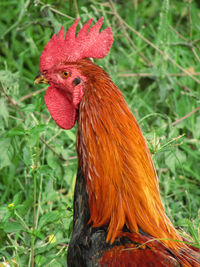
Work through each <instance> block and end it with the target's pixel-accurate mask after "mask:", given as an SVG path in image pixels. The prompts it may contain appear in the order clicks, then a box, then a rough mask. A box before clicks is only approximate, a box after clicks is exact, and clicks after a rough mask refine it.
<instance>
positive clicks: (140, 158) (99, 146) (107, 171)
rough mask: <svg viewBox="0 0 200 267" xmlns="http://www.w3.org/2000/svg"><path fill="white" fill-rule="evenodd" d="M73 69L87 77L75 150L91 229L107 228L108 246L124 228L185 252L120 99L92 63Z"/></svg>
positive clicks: (146, 152)
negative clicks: (88, 208) (85, 191)
mask: <svg viewBox="0 0 200 267" xmlns="http://www.w3.org/2000/svg"><path fill="white" fill-rule="evenodd" d="M76 64H77V68H79V69H80V70H81V72H82V73H83V75H84V76H85V77H87V83H86V84H87V85H86V86H87V90H85V94H84V96H83V98H82V101H81V104H80V109H79V121H78V140H77V150H78V154H79V164H80V166H81V167H82V170H83V173H84V176H85V178H86V183H87V193H88V202H89V207H90V214H91V218H90V222H91V223H92V224H93V227H99V226H103V225H108V233H107V240H106V241H107V242H108V241H110V243H111V244H112V243H113V242H114V240H115V239H116V237H117V236H118V235H119V233H120V232H121V230H122V228H123V226H124V225H126V226H127V228H128V229H129V230H130V231H131V232H136V233H138V229H139V228H140V229H142V230H143V231H144V232H146V233H147V234H149V235H151V236H153V237H155V238H157V239H158V240H160V241H161V242H162V243H164V244H166V245H167V247H169V248H173V249H179V248H181V247H182V248H183V247H184V246H185V245H184V244H183V243H182V242H181V241H182V238H181V237H180V235H179V234H178V232H177V231H176V229H175V228H174V227H173V225H172V223H171V222H170V220H169V219H168V217H167V216H166V214H165V211H164V207H163V205H162V202H161V198H160V193H159V185H158V179H157V175H156V172H155V169H154V165H153V162H152V159H151V156H150V152H149V149H148V147H147V144H146V142H145V139H144V137H143V135H142V132H141V130H140V128H139V126H138V124H137V122H136V120H135V118H134V116H133V115H132V113H131V112H130V110H129V108H128V105H127V104H126V102H125V100H124V99H123V96H122V93H121V92H120V91H119V89H118V88H117V87H116V86H115V85H114V83H113V82H112V80H111V79H110V77H109V76H108V75H107V73H106V72H104V70H102V69H101V68H100V67H98V66H96V65H95V64H93V63H92V62H91V61H90V60H87V59H84V60H81V61H79V62H77V63H75V65H76ZM176 241H178V242H176Z"/></svg>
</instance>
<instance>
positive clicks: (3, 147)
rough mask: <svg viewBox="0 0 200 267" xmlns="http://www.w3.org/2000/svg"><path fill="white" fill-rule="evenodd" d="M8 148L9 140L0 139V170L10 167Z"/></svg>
mask: <svg viewBox="0 0 200 267" xmlns="http://www.w3.org/2000/svg"><path fill="white" fill-rule="evenodd" d="M9 146H10V139H9V138H2V139H1V140H0V169H2V168H3V167H6V166H9V165H10V159H9V156H8V150H9Z"/></svg>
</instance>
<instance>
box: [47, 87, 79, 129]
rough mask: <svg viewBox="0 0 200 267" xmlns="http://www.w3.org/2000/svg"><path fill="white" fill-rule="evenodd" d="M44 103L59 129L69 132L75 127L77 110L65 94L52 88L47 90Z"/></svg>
mask: <svg viewBox="0 0 200 267" xmlns="http://www.w3.org/2000/svg"><path fill="white" fill-rule="evenodd" d="M44 101H45V104H46V106H47V108H48V110H49V113H50V114H51V116H52V118H53V119H54V120H55V122H56V124H57V125H58V126H59V127H61V128H63V129H66V130H68V129H71V128H72V127H73V126H74V124H75V121H76V109H75V107H74V106H73V104H72V103H71V102H70V100H69V99H68V98H67V95H66V94H65V93H64V92H62V91H60V90H58V89H57V88H55V87H53V86H50V87H48V88H47V91H46V94H45V96H44Z"/></svg>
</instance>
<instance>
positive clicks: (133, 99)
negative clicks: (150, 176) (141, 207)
mask: <svg viewBox="0 0 200 267" xmlns="http://www.w3.org/2000/svg"><path fill="white" fill-rule="evenodd" d="M43 1H44V2H42V1H37V0H35V1H31V0H27V1H24V0H18V1H16V0H7V1H5V0H2V1H1V2H0V14H1V16H0V262H1V263H3V262H5V261H8V262H9V264H10V266H16V265H15V264H17V266H20V267H21V266H56V267H59V266H67V264H66V253H67V246H68V242H69V240H70V235H71V231H72V214H73V211H72V209H73V205H72V200H73V188H74V184H75V178H76V170H77V158H76V149H75V140H76V127H75V128H74V129H72V130H70V131H64V130H62V129H60V128H58V127H57V126H56V124H55V122H54V121H53V120H52V119H51V118H50V116H49V113H48V111H47V108H46V106H45V104H44V100H43V96H44V93H45V86H44V87H43V88H42V87H41V86H36V85H34V84H33V80H34V78H35V76H36V75H37V74H38V72H39V58H40V55H41V52H42V50H43V48H44V46H45V44H46V43H47V42H48V40H49V39H50V37H51V36H52V34H53V33H54V32H58V30H59V29H60V27H61V25H63V24H64V25H65V29H67V28H68V27H69V26H70V25H71V24H72V23H73V21H74V19H75V18H77V17H80V18H81V24H83V23H85V22H86V21H87V20H88V19H89V18H91V17H93V18H94V20H95V21H97V19H98V18H100V17H101V16H104V18H105V20H104V24H103V27H104V28H105V27H107V26H111V27H112V29H113V33H114V40H115V41H114V44H113V46H112V48H111V51H110V53H109V54H108V55H107V56H106V58H105V59H101V60H95V62H96V63H97V64H98V65H100V66H102V67H103V68H104V69H105V70H106V71H107V72H108V73H109V75H110V76H111V77H112V79H113V81H114V83H115V84H116V85H117V86H118V87H119V88H120V89H121V91H122V92H123V94H124V97H125V99H126V101H127V102H128V104H129V106H130V108H131V110H132V112H133V114H134V116H135V117H136V119H137V120H138V122H139V124H140V126H141V128H142V130H143V133H144V135H145V137H146V139H147V142H148V145H149V147H150V150H151V153H152V156H153V160H154V163H155V166H156V170H157V173H158V177H159V182H160V189H161V195H162V199H163V203H164V205H165V209H166V212H167V214H168V216H169V217H170V219H171V220H172V222H173V223H174V224H175V226H176V227H177V228H179V229H180V232H181V233H182V234H183V235H186V233H185V232H187V233H189V234H190V235H191V236H192V237H193V242H194V244H195V245H196V246H200V241H199V239H200V224H199V221H200V116H199V111H198V110H197V111H196V112H193V111H195V109H198V108H199V106H200V97H199V93H200V23H199V21H200V2H199V1H198V0H196V1H194V0H193V1H192V0H187V1H186V0H184V1H179V0H174V1H169V0H163V1H161V0H155V1H145V0H143V1H142V0H141V1H136V0H132V1H130V0H128V1H120V0H118V1H117V0H113V1H111V0H110V1H101V0H97V1H95V0H91V1H86V0H81V1H78V0H74V1H70V0H69V1H67V0H65V1H63V0H57V1H53V0H52V1H51V0H48V1H45V0H43ZM81 24H80V25H81ZM190 112H193V114H190ZM185 115H186V118H183V116H185ZM179 119H180V121H179ZM0 266H1V265H0Z"/></svg>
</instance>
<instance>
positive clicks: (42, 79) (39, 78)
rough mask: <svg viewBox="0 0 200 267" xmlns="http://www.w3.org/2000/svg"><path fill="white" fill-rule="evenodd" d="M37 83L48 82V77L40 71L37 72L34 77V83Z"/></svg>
mask: <svg viewBox="0 0 200 267" xmlns="http://www.w3.org/2000/svg"><path fill="white" fill-rule="evenodd" d="M39 83H49V81H48V79H47V78H46V77H45V76H44V74H42V73H39V74H38V75H37V76H36V77H35V79H34V84H39Z"/></svg>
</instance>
